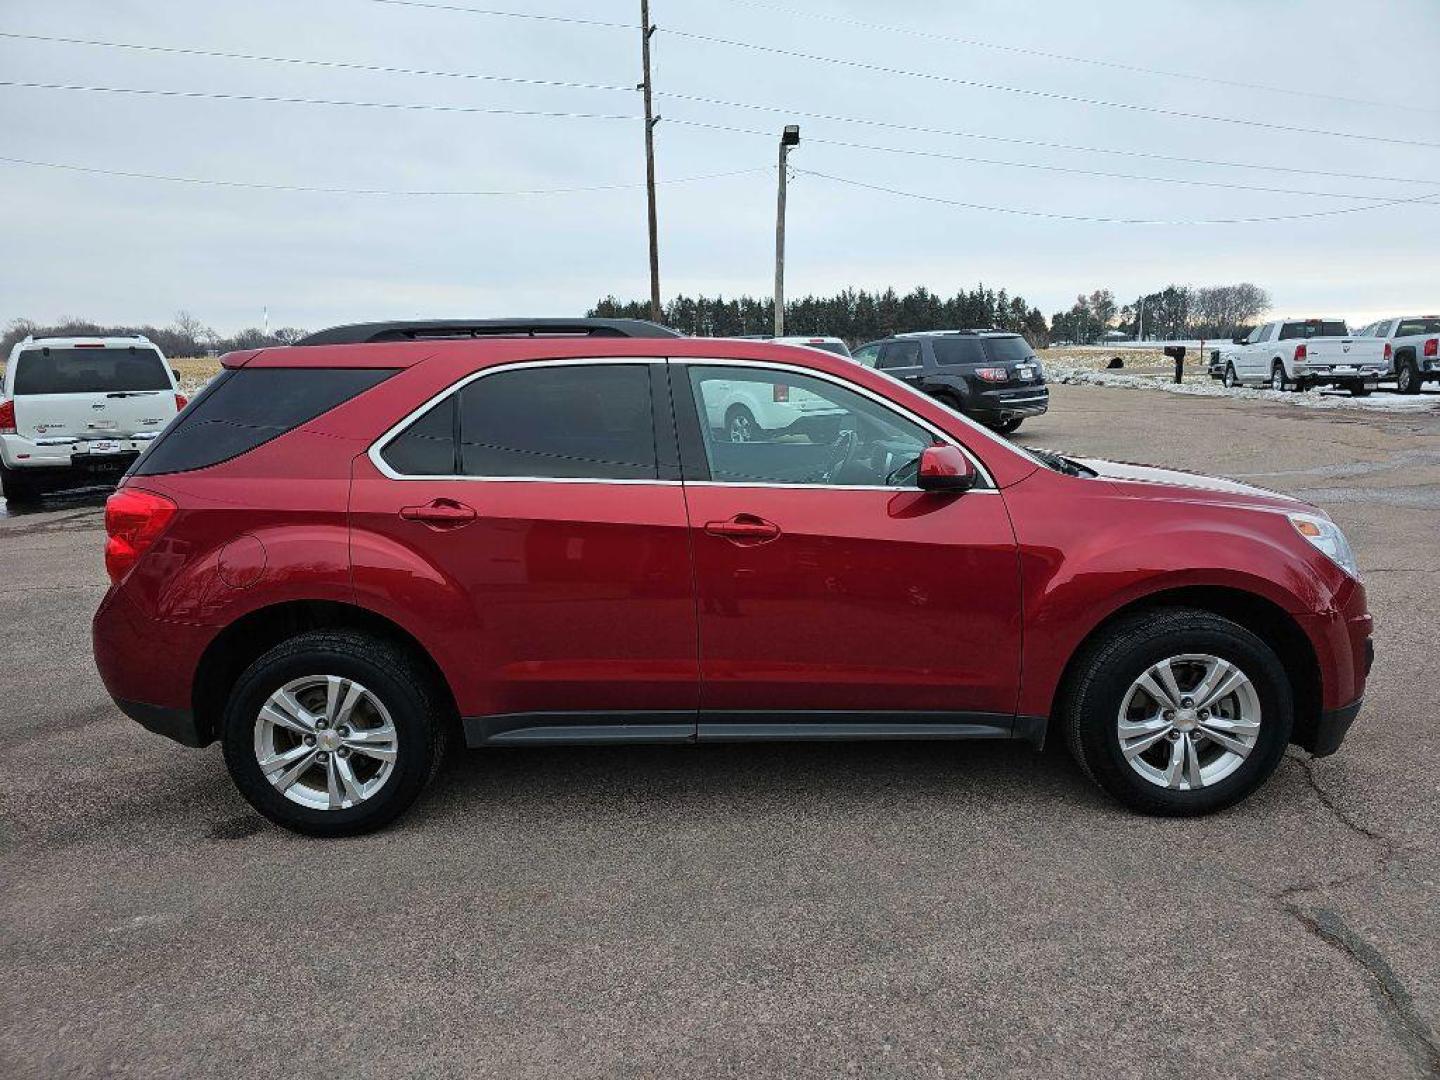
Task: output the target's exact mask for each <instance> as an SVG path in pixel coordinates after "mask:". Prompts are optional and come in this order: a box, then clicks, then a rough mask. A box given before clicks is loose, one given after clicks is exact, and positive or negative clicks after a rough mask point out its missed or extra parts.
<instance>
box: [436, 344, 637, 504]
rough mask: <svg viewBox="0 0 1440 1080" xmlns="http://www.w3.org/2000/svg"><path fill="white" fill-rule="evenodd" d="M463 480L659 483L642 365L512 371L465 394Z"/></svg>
mask: <svg viewBox="0 0 1440 1080" xmlns="http://www.w3.org/2000/svg"><path fill="white" fill-rule="evenodd" d="M460 465H461V469H462V471H463V473H464V474H465V475H466V476H493V477H534V478H537V479H553V480H570V479H574V480H654V479H657V478H658V476H659V465H658V460H657V454H656V450H655V420H654V411H653V408H652V406H651V398H650V372H649V368H648V366H647V365H645V364H575V365H544V366H539V367H531V368H515V369H512V370H508V371H499V372H496V373H495V374H493V375H486V376H484V377H483V378H479V379H476V380H475V381H474V382H472V383H470V384H469V385H467V386H465V387H463V388H462V389H461V390H460Z"/></svg>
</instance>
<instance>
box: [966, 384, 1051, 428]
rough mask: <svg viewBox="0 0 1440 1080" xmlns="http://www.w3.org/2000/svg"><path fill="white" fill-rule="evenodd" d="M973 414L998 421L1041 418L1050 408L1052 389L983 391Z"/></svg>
mask: <svg viewBox="0 0 1440 1080" xmlns="http://www.w3.org/2000/svg"><path fill="white" fill-rule="evenodd" d="M973 402H974V403H973V405H972V406H971V410H970V411H971V412H973V413H975V414H976V415H979V416H984V417H987V418H994V419H997V420H1009V419H1013V418H1014V417H1017V416H1039V415H1040V414H1041V413H1043V412H1045V411H1046V410H1047V409H1049V408H1050V388H1049V387H1047V386H1043V385H1042V386H1026V387H1023V388H1021V389H1014V390H982V391H981V392H980V393H978V394H976V395H975V397H974V399H973Z"/></svg>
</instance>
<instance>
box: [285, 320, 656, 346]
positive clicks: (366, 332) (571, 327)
mask: <svg viewBox="0 0 1440 1080" xmlns="http://www.w3.org/2000/svg"><path fill="white" fill-rule="evenodd" d="M682 336H683V335H682V334H681V333H680V332H679V331H678V330H671V329H670V328H669V327H668V326H661V325H660V324H659V323H653V322H646V321H645V320H644V319H412V320H408V321H405V322H374V323H355V324H353V325H350V326H332V327H330V329H328V330H320V331H317V332H316V333H313V334H310V335H309V336H308V337H303V338H301V339H300V340H299V341H297V342H295V344H296V345H364V344H370V343H373V342H379V341H431V340H445V339H454V338H489V337H630V338H668V337H682Z"/></svg>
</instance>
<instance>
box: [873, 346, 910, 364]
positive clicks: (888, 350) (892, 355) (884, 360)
mask: <svg viewBox="0 0 1440 1080" xmlns="http://www.w3.org/2000/svg"><path fill="white" fill-rule="evenodd" d="M875 366H876V367H877V368H899V367H919V366H920V343H919V342H918V341H893V342H891V343H890V344H889V345H882V346H881V347H880V359H879V360H878V361H876V363H875Z"/></svg>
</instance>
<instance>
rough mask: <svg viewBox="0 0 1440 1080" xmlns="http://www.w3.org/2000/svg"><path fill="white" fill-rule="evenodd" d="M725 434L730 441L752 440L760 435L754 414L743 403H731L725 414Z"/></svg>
mask: <svg viewBox="0 0 1440 1080" xmlns="http://www.w3.org/2000/svg"><path fill="white" fill-rule="evenodd" d="M725 436H726V438H728V439H729V440H730V441H731V442H754V441H755V440H756V439H758V438H759V437H760V425H759V424H757V423H756V422H755V414H754V413H752V412H751V411H750V410H749V409H748V408H746V407H745V406H744V405H732V406H730V411H729V412H727V413H726V414H725Z"/></svg>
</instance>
